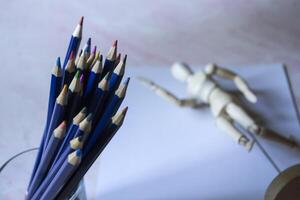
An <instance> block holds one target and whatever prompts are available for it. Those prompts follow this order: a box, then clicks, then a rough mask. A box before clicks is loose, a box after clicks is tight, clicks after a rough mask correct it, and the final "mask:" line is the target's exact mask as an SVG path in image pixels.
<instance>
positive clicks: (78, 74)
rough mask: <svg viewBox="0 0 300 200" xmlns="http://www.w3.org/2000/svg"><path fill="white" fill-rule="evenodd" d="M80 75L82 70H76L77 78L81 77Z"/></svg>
mask: <svg viewBox="0 0 300 200" xmlns="http://www.w3.org/2000/svg"><path fill="white" fill-rule="evenodd" d="M79 76H80V71H79V70H77V72H76V74H75V78H79Z"/></svg>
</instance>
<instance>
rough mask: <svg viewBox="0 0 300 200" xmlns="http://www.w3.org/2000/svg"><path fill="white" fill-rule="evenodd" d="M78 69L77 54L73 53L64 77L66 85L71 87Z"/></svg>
mask: <svg viewBox="0 0 300 200" xmlns="http://www.w3.org/2000/svg"><path fill="white" fill-rule="evenodd" d="M75 71H76V67H75V54H74V51H72V52H71V55H70V58H69V61H68V62H67V65H66V68H65V77H64V85H65V84H67V85H69V84H70V83H71V81H72V78H73V76H74V75H75Z"/></svg>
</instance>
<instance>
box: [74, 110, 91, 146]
mask: <svg viewBox="0 0 300 200" xmlns="http://www.w3.org/2000/svg"><path fill="white" fill-rule="evenodd" d="M92 120H93V114H91V113H90V114H89V115H88V116H87V117H86V118H85V119H84V120H83V121H82V122H80V124H79V128H78V129H77V130H76V133H75V136H74V137H82V140H83V143H84V142H85V141H86V140H87V138H88V136H89V133H90V132H91V129H92Z"/></svg>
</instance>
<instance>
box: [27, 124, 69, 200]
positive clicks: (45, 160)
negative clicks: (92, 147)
mask: <svg viewBox="0 0 300 200" xmlns="http://www.w3.org/2000/svg"><path fill="white" fill-rule="evenodd" d="M65 132H66V122H65V121H63V122H62V123H61V124H60V125H59V126H58V127H57V128H56V129H55V130H54V131H53V134H52V137H51V139H50V141H49V145H48V146H47V148H46V150H45V153H44V154H43V156H42V159H41V165H39V167H38V169H37V171H36V173H35V175H34V178H33V180H32V184H31V186H30V188H29V190H28V194H27V197H26V198H27V199H30V198H31V196H32V195H33V194H34V192H35V191H36V189H37V188H38V186H39V185H40V183H41V182H42V180H43V178H44V177H45V176H46V173H47V172H48V169H49V168H50V166H51V162H52V160H53V158H54V156H55V153H56V152H57V149H58V146H59V145H60V143H61V142H62V139H63V137H64V135H65Z"/></svg>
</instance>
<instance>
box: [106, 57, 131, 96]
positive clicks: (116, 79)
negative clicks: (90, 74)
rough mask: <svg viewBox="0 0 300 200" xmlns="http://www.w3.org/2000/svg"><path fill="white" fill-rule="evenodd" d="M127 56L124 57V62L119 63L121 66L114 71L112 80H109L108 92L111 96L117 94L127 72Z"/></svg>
mask: <svg viewBox="0 0 300 200" xmlns="http://www.w3.org/2000/svg"><path fill="white" fill-rule="evenodd" d="M126 60H127V55H125V56H124V58H123V60H121V61H120V62H119V64H118V65H117V66H116V68H115V69H114V71H113V73H112V75H111V77H110V80H109V89H108V92H109V93H110V94H111V93H113V92H115V90H116V89H117V88H118V87H119V84H120V82H121V80H122V78H123V75H124V72H125V66H126Z"/></svg>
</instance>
